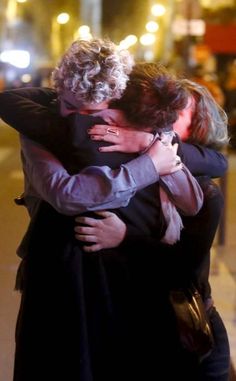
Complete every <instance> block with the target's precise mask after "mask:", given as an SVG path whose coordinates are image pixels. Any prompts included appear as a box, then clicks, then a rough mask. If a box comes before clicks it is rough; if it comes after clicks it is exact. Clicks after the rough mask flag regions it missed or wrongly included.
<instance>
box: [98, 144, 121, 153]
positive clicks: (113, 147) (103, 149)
mask: <svg viewBox="0 0 236 381" xmlns="http://www.w3.org/2000/svg"><path fill="white" fill-rule="evenodd" d="M119 150H120V145H119V144H113V145H111V146H107V147H99V151H100V152H118V151H119Z"/></svg>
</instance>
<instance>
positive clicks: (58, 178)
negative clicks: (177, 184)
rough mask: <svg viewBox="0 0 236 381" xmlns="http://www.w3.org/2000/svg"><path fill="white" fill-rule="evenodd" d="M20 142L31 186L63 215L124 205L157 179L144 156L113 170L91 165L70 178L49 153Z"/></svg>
mask: <svg viewBox="0 0 236 381" xmlns="http://www.w3.org/2000/svg"><path fill="white" fill-rule="evenodd" d="M21 142H22V151H23V155H24V157H25V159H26V160H25V170H26V172H27V176H28V177H29V178H30V181H31V183H32V184H33V186H34V187H35V188H36V189H37V192H38V193H39V195H40V196H41V197H42V198H43V199H44V200H45V201H47V202H49V203H50V204H51V205H52V206H53V207H54V208H55V209H56V210H57V211H58V212H60V213H64V214H67V215H75V214H78V213H82V212H85V211H88V210H99V209H100V210H101V209H104V208H118V207H122V206H126V205H127V204H128V202H129V200H130V198H131V197H132V196H133V195H134V194H135V192H136V191H137V190H139V189H141V188H144V187H146V186H148V185H150V184H152V183H154V182H156V181H158V179H159V176H158V173H157V171H156V169H155V167H154V165H153V162H152V160H151V159H150V158H149V156H148V155H143V156H140V157H139V158H137V159H135V160H133V161H131V162H129V163H127V164H124V165H121V167H120V168H119V169H117V170H111V169H110V168H109V167H107V166H103V167H96V166H92V167H88V168H85V169H84V170H82V171H81V172H80V173H79V174H77V175H73V176H70V175H69V174H68V172H67V171H66V169H65V168H64V167H63V166H62V164H61V162H60V161H59V160H57V158H56V157H55V156H53V155H52V154H51V153H50V152H48V151H46V150H45V149H43V148H42V147H41V146H39V145H38V144H36V143H33V142H32V141H30V140H28V139H26V138H23V137H22V138H21Z"/></svg>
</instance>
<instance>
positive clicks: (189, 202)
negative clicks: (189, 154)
mask: <svg viewBox="0 0 236 381" xmlns="http://www.w3.org/2000/svg"><path fill="white" fill-rule="evenodd" d="M160 184H161V185H162V187H163V188H164V189H165V191H166V192H167V194H168V196H169V198H170V200H171V201H172V202H173V204H174V205H175V206H176V208H177V209H179V211H180V213H182V214H184V215H186V216H191V215H192V216H193V215H195V214H197V213H198V212H199V210H200V209H201V207H202V205H203V193H202V189H201V187H200V185H199V183H198V182H197V180H196V179H195V178H194V177H193V176H192V174H191V173H190V172H189V170H188V169H187V168H186V167H185V166H183V168H182V170H180V171H177V172H175V173H172V174H171V175H165V176H161V177H160Z"/></svg>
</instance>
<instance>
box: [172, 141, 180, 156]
mask: <svg viewBox="0 0 236 381" xmlns="http://www.w3.org/2000/svg"><path fill="white" fill-rule="evenodd" d="M172 147H173V149H174V152H175V154H177V151H178V148H179V144H178V143H174V144H173V146H172Z"/></svg>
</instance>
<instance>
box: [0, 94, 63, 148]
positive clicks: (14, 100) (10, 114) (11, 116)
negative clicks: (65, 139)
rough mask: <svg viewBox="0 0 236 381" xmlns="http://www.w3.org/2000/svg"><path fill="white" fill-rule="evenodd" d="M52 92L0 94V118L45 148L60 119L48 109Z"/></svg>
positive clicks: (49, 143) (50, 141)
mask: <svg viewBox="0 0 236 381" xmlns="http://www.w3.org/2000/svg"><path fill="white" fill-rule="evenodd" d="M54 97H55V95H54V92H53V91H50V90H46V89H45V90H43V89H38V88H32V89H28V88H27V89H18V90H17V89H16V90H6V91H3V92H2V93H0V117H1V118H2V119H3V121H4V122H5V123H7V124H8V125H9V126H11V127H13V128H14V129H15V130H17V131H18V132H20V133H22V134H23V135H25V136H27V137H28V138H30V139H32V140H35V141H37V142H39V143H41V144H45V145H46V147H48V146H50V145H51V143H52V142H53V139H52V137H53V136H54V140H55V135H54V133H55V132H56V129H57V128H59V127H58V124H59V122H60V118H59V117H57V116H56V115H55V113H54V112H52V110H51V109H50V108H49V107H48V106H49V104H50V102H51V100H52V99H53V98H54Z"/></svg>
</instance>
